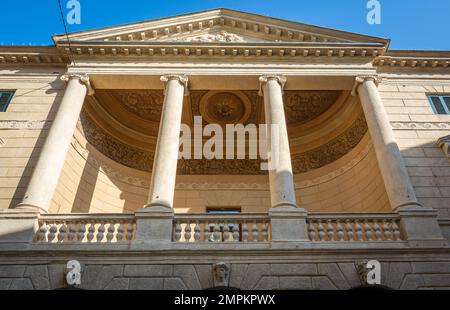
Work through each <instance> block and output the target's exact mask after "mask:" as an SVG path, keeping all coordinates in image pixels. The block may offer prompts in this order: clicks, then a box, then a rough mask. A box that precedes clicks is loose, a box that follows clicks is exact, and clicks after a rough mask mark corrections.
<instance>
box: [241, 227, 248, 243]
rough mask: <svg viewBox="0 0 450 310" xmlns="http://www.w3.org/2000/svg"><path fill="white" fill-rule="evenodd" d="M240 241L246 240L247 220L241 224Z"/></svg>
mask: <svg viewBox="0 0 450 310" xmlns="http://www.w3.org/2000/svg"><path fill="white" fill-rule="evenodd" d="M242 242H248V225H247V222H244V223H243V224H242Z"/></svg>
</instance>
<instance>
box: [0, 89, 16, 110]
mask: <svg viewBox="0 0 450 310" xmlns="http://www.w3.org/2000/svg"><path fill="white" fill-rule="evenodd" d="M13 96H14V92H13V91H0V112H6V109H7V108H8V105H9V103H10V102H11V99H12V97H13Z"/></svg>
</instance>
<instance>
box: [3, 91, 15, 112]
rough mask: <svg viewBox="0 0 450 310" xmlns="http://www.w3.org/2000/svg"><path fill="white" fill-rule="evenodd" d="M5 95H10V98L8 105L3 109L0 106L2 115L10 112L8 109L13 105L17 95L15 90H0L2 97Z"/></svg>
mask: <svg viewBox="0 0 450 310" xmlns="http://www.w3.org/2000/svg"><path fill="white" fill-rule="evenodd" d="M3 93H10V96H9V98H8V101H7V103H6V105H5V106H4V107H3V106H1V105H0V113H5V112H7V111H8V107H9V105H10V104H11V102H12V100H13V98H14V95H15V94H16V91H15V90H11V89H0V97H1V96H2V94H3Z"/></svg>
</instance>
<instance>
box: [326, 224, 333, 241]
mask: <svg viewBox="0 0 450 310" xmlns="http://www.w3.org/2000/svg"><path fill="white" fill-rule="evenodd" d="M327 236H328V241H333V240H334V229H333V223H332V222H331V220H327Z"/></svg>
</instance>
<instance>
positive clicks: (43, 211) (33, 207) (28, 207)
mask: <svg viewBox="0 0 450 310" xmlns="http://www.w3.org/2000/svg"><path fill="white" fill-rule="evenodd" d="M14 209H23V210H25V211H26V210H29V211H37V212H39V213H41V214H47V213H48V210H46V209H44V208H41V207H39V206H38V205H35V204H32V203H23V202H21V203H19V204H18V205H16V206H15V207H14Z"/></svg>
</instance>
